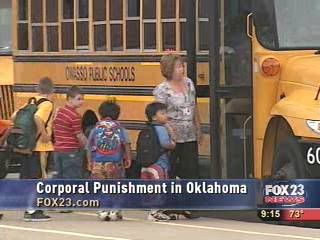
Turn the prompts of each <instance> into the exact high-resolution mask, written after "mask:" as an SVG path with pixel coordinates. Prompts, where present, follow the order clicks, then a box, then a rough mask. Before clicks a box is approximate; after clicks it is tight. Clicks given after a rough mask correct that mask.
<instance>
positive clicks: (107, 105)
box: [98, 100, 120, 120]
mask: <svg viewBox="0 0 320 240" xmlns="http://www.w3.org/2000/svg"><path fill="white" fill-rule="evenodd" d="M98 111H99V115H100V117H101V118H111V119H112V120H117V119H118V118H119V115H120V106H119V105H118V104H117V103H116V102H115V101H114V100H108V101H104V102H103V103H101V105H100V107H99V110H98Z"/></svg>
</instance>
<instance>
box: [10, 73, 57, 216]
mask: <svg viewBox="0 0 320 240" xmlns="http://www.w3.org/2000/svg"><path fill="white" fill-rule="evenodd" d="M37 92H38V95H36V96H34V97H32V98H30V99H29V101H28V103H27V104H25V105H24V106H23V107H22V108H20V109H19V110H18V111H17V112H15V113H14V114H13V117H12V118H13V127H12V129H11V130H10V134H9V136H8V138H7V144H8V147H9V148H10V149H11V150H12V151H13V152H15V153H16V155H15V157H16V158H19V159H21V169H20V179H41V178H46V176H45V175H46V173H45V172H44V171H43V169H44V164H45V162H46V160H47V155H48V153H49V152H52V151H53V144H52V141H51V136H52V135H51V134H52V113H53V108H54V104H53V101H52V97H53V92H54V82H53V81H52V80H51V79H50V78H48V77H44V78H41V79H40V80H39V83H38V86H37ZM11 150H10V151H11ZM50 220H51V218H50V217H49V216H47V215H45V214H44V213H43V211H42V210H33V209H28V210H27V211H26V212H25V213H24V221H28V222H39V221H50Z"/></svg>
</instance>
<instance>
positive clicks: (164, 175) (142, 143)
mask: <svg viewBox="0 0 320 240" xmlns="http://www.w3.org/2000/svg"><path fill="white" fill-rule="evenodd" d="M166 110H167V106H166V105H165V104H163V103H160V102H153V103H150V104H149V105H147V107H146V110H145V114H146V116H147V118H148V123H147V128H146V129H145V130H142V131H141V132H140V134H139V136H138V141H137V161H138V162H139V163H140V164H141V166H142V169H141V179H150V180H155V179H159V180H160V179H161V180H163V179H169V171H170V162H169V156H170V150H173V149H174V148H175V146H176V143H175V140H174V139H175V137H174V132H173V130H172V128H171V127H170V126H169V125H168V124H167V122H168V116H167V113H166ZM170 219H171V218H170V216H169V215H166V214H165V213H164V212H163V211H162V210H152V211H150V212H149V215H148V220H152V221H168V220H170Z"/></svg>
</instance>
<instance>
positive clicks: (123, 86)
mask: <svg viewBox="0 0 320 240" xmlns="http://www.w3.org/2000/svg"><path fill="white" fill-rule="evenodd" d="M12 4H13V16H14V27H13V30H14V32H13V36H14V41H13V47H14V51H13V54H14V90H15V93H14V94H15V103H16V107H18V106H20V105H21V104H23V103H24V102H25V101H26V100H27V98H29V97H31V96H32V95H33V94H34V92H35V85H36V83H37V81H38V80H39V79H40V78H41V77H44V76H48V77H50V78H52V79H53V80H54V82H55V84H56V94H55V104H56V105H57V106H58V105H61V104H63V102H64V101H65V95H64V93H65V91H66V89H67V87H69V86H70V85H74V84H75V85H79V86H81V88H82V89H83V91H84V93H85V106H84V107H83V109H82V110H81V111H82V113H83V112H84V111H85V110H86V109H93V110H95V111H96V110H97V108H98V106H99V104H100V103H101V102H102V101H103V100H104V99H107V98H110V97H116V99H117V101H118V102H119V104H120V105H121V116H120V119H121V121H122V122H123V123H124V125H125V126H126V127H127V128H128V129H129V130H130V135H131V138H132V140H133V146H134V145H135V140H136V137H137V134H138V131H139V130H140V129H142V128H143V126H144V121H145V116H144V108H145V106H146V104H148V103H149V102H151V101H153V97H152V90H153V88H154V87H155V86H156V85H157V84H159V83H160V82H161V81H163V77H162V76H161V73H160V68H159V60H160V58H161V56H162V55H163V54H166V50H167V49H171V50H173V51H176V52H178V53H179V54H181V55H183V56H186V58H187V59H188V60H190V59H191V60H192V61H188V66H187V68H188V70H190V69H192V70H194V71H192V72H191V74H193V80H194V81H195V83H196V87H197V95H198V98H197V100H198V104H199V109H200V115H201V121H202V129H203V132H204V142H203V143H202V145H201V147H200V153H199V154H200V160H199V161H200V162H199V165H200V171H201V176H202V177H223V178H226V177H229V178H246V177H256V178H263V177H266V176H271V175H273V176H274V177H282V178H294V177H301V178H304V177H314V176H316V175H314V174H315V173H317V172H320V171H316V169H317V168H318V166H319V165H320V159H319V158H320V156H319V154H320V149H319V148H318V147H317V142H318V141H319V126H320V125H319V124H320V122H319V121H320V112H319V111H320V108H319V106H318V105H319V101H318V97H319V96H317V95H319V94H317V93H318V88H319V85H320V84H319V83H318V75H319V73H318V68H317V65H318V61H319V60H318V59H319V55H318V49H319V47H320V42H319V39H320V38H319V34H320V31H318V30H319V29H318V28H319V24H318V23H319V21H318V20H320V19H319V15H318V13H317V12H318V11H319V8H320V2H319V1H317V0H309V1H299V0H255V1H253V0H215V1H212V0H13V1H12ZM189 73H190V71H189Z"/></svg>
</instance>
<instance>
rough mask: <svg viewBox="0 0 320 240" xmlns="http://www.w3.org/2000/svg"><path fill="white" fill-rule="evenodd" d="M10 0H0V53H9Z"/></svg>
mask: <svg viewBox="0 0 320 240" xmlns="http://www.w3.org/2000/svg"><path fill="white" fill-rule="evenodd" d="M11 18H12V17H11V0H3V1H0V29H1V34H0V55H2V54H9V53H11V44H12V42H11V40H12V37H11V35H12V22H11Z"/></svg>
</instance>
